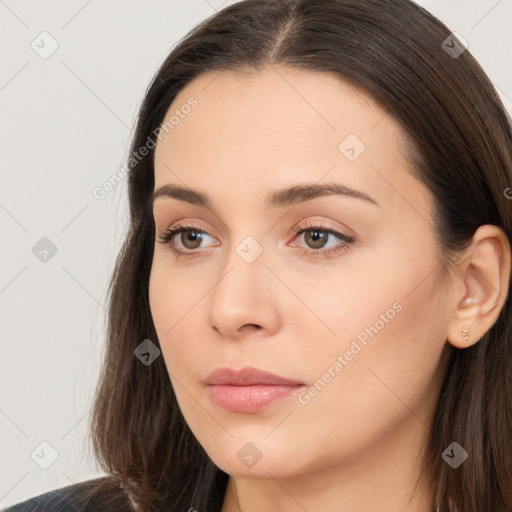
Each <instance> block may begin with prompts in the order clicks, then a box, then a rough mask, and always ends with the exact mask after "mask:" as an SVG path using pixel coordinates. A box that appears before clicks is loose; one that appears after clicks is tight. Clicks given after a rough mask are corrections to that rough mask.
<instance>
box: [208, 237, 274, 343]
mask: <svg viewBox="0 0 512 512" xmlns="http://www.w3.org/2000/svg"><path fill="white" fill-rule="evenodd" d="M247 247H249V252H250V251H254V249H255V247H254V246H251V241H250V240H249V241H248V242H246V244H244V242H242V243H241V244H239V245H238V246H237V247H235V248H233V249H231V251H230V254H229V255H228V257H227V258H226V260H225V265H223V267H222V274H221V275H219V277H218V279H217V281H216V283H215V284H214V286H213V288H212V290H211V293H210V294H209V295H208V301H207V305H208V306H207V307H208V321H209V323H210V325H211V326H212V328H213V329H214V330H215V331H216V332H217V333H218V334H221V335H222V336H223V337H226V338H229V339H240V338H242V337H244V336H247V335H250V336H257V337H266V336H269V335H271V334H272V333H274V332H276V330H278V328H279V324H280V310H281V308H280V306H279V304H280V299H279V297H280V296H281V297H282V294H283V289H282V284H281V283H280V282H279V280H278V279H277V278H276V277H275V275H274V273H273V272H272V271H271V270H270V269H269V267H268V263H269V261H268V258H267V257H266V253H265V251H262V252H260V254H259V255H257V257H255V258H254V259H253V257H254V256H255V253H254V252H253V254H252V255H250V257H247V252H244V249H247ZM219 274H220V273H219Z"/></svg>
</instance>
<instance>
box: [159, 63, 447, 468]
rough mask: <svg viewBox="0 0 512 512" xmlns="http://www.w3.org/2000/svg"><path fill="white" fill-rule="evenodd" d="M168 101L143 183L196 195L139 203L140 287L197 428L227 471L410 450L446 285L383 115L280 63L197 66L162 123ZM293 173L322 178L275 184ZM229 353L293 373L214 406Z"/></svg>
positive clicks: (427, 198) (395, 136)
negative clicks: (145, 208) (146, 205)
mask: <svg viewBox="0 0 512 512" xmlns="http://www.w3.org/2000/svg"><path fill="white" fill-rule="evenodd" d="M191 98H194V100H191ZM191 101H194V102H196V103H195V106H194V107H193V108H184V107H183V106H184V105H186V104H187V102H189V104H190V102H191ZM176 109H178V111H179V112H182V115H181V116H178V117H179V122H175V123H173V128H172V129H170V130H168V133H164V132H163V133H162V137H161V140H159V141H158V143H157V147H156V149H155V190H157V189H159V188H160V187H163V186H165V185H169V186H172V187H184V188H187V189H192V190H193V191H196V192H198V193H200V194H203V195H204V196H206V197H207V200H208V204H207V206H204V205H201V204H199V203H198V202H197V201H195V202H188V201H186V200H185V197H184V196H183V195H181V198H178V197H173V196H172V195H165V194H162V195H160V196H159V197H158V198H157V199H155V201H154V210H153V212H154V219H155V227H156V237H155V250H154V257H153V262H152V270H151V277H150V286H149V299H150V307H151V313H152V316H153V321H154V324H155V327H156V331H157V334H158V339H159V342H160V344H161V348H162V355H163V357H164V360H165V364H166V366H167V369H168V372H169V377H170V380H171V383H172V386H173V389H174V391H175V393H176V397H177V400H178V403H179V406H180V409H181V411H182V413H183V416H184V418H185V420H186V422H187V423H188V425H189V427H190V428H191V430H192V432H193V433H194V435H195V436H196V438H197V439H198V441H199V442H200V443H201V445H202V446H203V447H204V449H205V450H206V452H207V453H208V455H209V456H210V458H211V459H212V460H213V461H214V462H215V464H216V465H217V466H219V467H220V468H221V469H222V470H224V471H225V472H227V473H229V474H231V475H242V476H243V475H246V476H248V475H250V476H262V477H268V473H267V471H268V472H269V473H270V474H272V475H273V476H275V477H279V476H281V477H284V476H290V475H296V474H304V473H306V472H312V471H317V470H319V469H321V468H328V467H333V466H336V465H338V466H339V465H342V464H344V463H346V464H349V463H353V462H354V461H356V460H357V461H359V462H360V463H362V461H365V463H367V462H369V461H372V459H373V458H376V457H378V454H380V453H383V452H384V451H385V450H386V449H387V450H389V449H390V448H389V447H390V446H391V447H392V448H393V450H395V451H397V457H400V456H403V457H409V458H410V457H411V455H410V454H409V455H408V454H407V453H406V451H407V448H406V447H408V450H409V452H410V451H411V446H414V443H415V442H416V441H417V440H418V439H419V438H420V437H421V436H423V435H425V434H426V433H427V428H426V424H428V421H429V418H430V416H431V414H432V411H433V407H434V405H435V402H436V399H437V396H438V392H439V386H440V383H441V377H442V364H443V361H445V357H444V355H445V352H444V349H445V347H446V343H445V340H446V324H447V316H446V312H445V311H444V309H446V308H443V304H446V302H445V301H446V300H447V297H449V294H450V290H449V288H448V286H447V283H446V282H445V281H443V280H442V277H441V273H440V269H439V266H438V264H439V261H438V257H439V252H438V243H437V239H436V236H435V232H434V230H433V223H432V203H431V201H432V198H431V195H430V193H429V191H428V189H427V188H426V187H425V186H424V185H422V184H421V183H420V182H419V181H417V180H416V179H415V178H414V177H413V176H412V174H411V172H410V163H409V161H408V159H407V156H406V152H405V150H404V147H405V145H404V143H405V141H406V138H405V135H404V133H403V132H402V130H401V128H400V126H399V125H398V123H397V122H396V121H395V120H394V119H393V118H392V117H391V116H389V115H386V114H385V113H384V111H382V110H381V109H380V108H379V107H378V106H377V105H376V104H375V103H374V102H373V101H372V100H371V98H370V97H368V96H366V95H365V94H363V93H362V92H360V91H357V90H355V89H354V88H352V87H349V86H348V85H347V84H345V83H344V82H342V81H340V79H339V78H336V77H335V76H333V75H330V74H327V73H313V72H306V71H303V70H294V69H289V68H287V69H280V71H279V73H277V72H276V71H275V70H273V69H268V70H264V71H259V72H257V73H254V74H252V75H250V74H231V73H227V72H224V73H221V74H220V75H218V76H217V75H215V74H211V73H206V74H203V75H201V76H199V77H198V78H196V79H195V80H194V81H193V82H191V83H190V84H189V85H188V86H187V87H186V88H184V89H183V90H182V91H181V92H180V94H179V95H178V96H177V97H176V98H175V101H174V102H173V104H172V105H171V107H170V108H169V111H168V113H167V115H166V118H165V119H166V120H168V119H169V118H170V116H171V115H176V112H175V111H176ZM184 112H187V113H186V114H184ZM175 121H176V120H175ZM306 185H312V186H314V187H325V186H327V185H330V186H331V187H330V189H329V188H328V189H323V190H324V193H322V194H317V193H314V192H311V190H309V192H304V193H302V194H300V193H293V191H294V190H295V192H297V188H296V187H298V186H300V187H303V186H306ZM336 187H338V188H336ZM341 187H346V189H345V190H346V191H347V190H349V189H353V190H354V191H357V192H353V193H352V194H343V193H340V189H341ZM288 188H291V189H292V192H289V193H287V194H280V195H276V194H277V193H276V191H280V190H283V189H288ZM329 191H331V192H337V193H327V192H329ZM271 199H273V200H271ZM183 226H185V230H184V231H182V232H178V233H175V234H174V236H173V237H172V238H171V239H169V240H168V243H162V242H161V240H162V239H163V237H164V236H165V233H166V232H167V231H168V230H169V229H176V228H183ZM173 251H176V252H173ZM246 366H251V367H254V368H258V369H261V370H264V371H268V372H272V373H274V374H277V375H279V376H282V377H285V378H286V379H292V380H294V381H297V382H299V383H300V384H301V386H297V387H294V388H279V389H278V388H277V387H275V386H274V387H273V388H269V387H261V386H260V387H254V388H252V393H253V399H254V400H256V398H257V397H256V398H255V395H257V394H258V393H261V395H259V396H260V398H261V397H265V396H267V395H265V393H266V392H267V391H268V390H272V389H273V390H274V391H275V392H277V391H282V390H285V391H288V392H289V393H288V394H285V395H280V396H279V399H278V400H276V401H270V402H267V403H266V405H265V406H263V407H260V408H259V409H258V408H254V409H251V410H249V409H247V410H232V409H229V406H228V408H226V406H223V405H219V403H218V402H217V401H215V400H213V399H212V395H211V393H210V390H211V389H212V388H211V387H209V386H208V385H207V384H206V383H205V379H206V378H207V377H208V375H209V374H210V372H212V371H213V370H215V369H217V368H219V367H230V368H233V369H235V370H239V369H241V368H243V367H246ZM218 389H221V388H217V390H218ZM222 389H223V390H224V391H226V395H225V396H227V397H228V398H229V396H232V395H233V394H236V393H235V392H236V390H234V388H233V387H230V391H227V388H226V387H225V388H222ZM238 391H240V389H239V390H238ZM244 396H245V395H244ZM241 400H242V403H249V405H251V404H252V405H254V400H253V401H250V402H247V401H246V402H244V398H243V396H242V399H241ZM234 407H235V409H236V407H242V405H240V404H238V406H236V405H235V406H234ZM249 443H250V444H249ZM390 443H391V444H390ZM404 450H405V451H404ZM401 451H404V453H401ZM409 452H408V453H409ZM251 456H252V457H253V459H250V457H251ZM416 456H417V454H416V453H415V454H414V457H416ZM251 460H252V461H254V460H256V462H255V463H254V462H253V463H251V462H250V461H251ZM251 464H252V465H251Z"/></svg>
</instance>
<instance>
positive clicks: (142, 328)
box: [9, 0, 512, 512]
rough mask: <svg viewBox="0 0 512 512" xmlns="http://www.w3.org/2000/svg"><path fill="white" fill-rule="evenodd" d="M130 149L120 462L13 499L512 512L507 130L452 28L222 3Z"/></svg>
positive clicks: (103, 428) (312, 4)
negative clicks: (99, 473)
mask: <svg viewBox="0 0 512 512" xmlns="http://www.w3.org/2000/svg"><path fill="white" fill-rule="evenodd" d="M128 164H129V167H130V173H129V185H128V186H129V199H130V231H129V233H128V235H127V239H126V241H125V244H124V246H123V249H122V251H121V254H120V255H119V258H118V260H117V264H116V268H115V272H114V274H113V277H112V281H111V289H110V292H111V293H110V310H109V330H108V351H107V356H106V360H105V364H104V369H103V374H102V377H101V382H100V383H99V387H98V391H97V395H96V400H95V407H94V411H93V417H92V424H91V427H92V428H91V432H92V439H93V443H94V447H95V451H96V454H97V457H98V460H99V461H100V463H101V465H102V467H103V468H104V470H105V471H106V472H107V473H108V475H109V476H107V477H103V478H100V479H96V480H94V481H89V482H86V483H81V484H77V485H75V486H69V487H67V488H65V489H61V490H56V491H52V492H50V493H47V494H46V495H43V496H42V497H39V498H34V499H32V500H28V501H26V502H24V503H21V504H19V505H17V506H14V507H12V508H11V509H9V510H11V511H13V512H14V511H21V510H50V509H51V510H64V509H65V506H72V507H74V508H72V510H93V509H94V510H144V511H161V510H176V511H177V510H180V511H186V510H188V511H190V512H192V511H222V512H235V511H237V512H238V511H240V512H253V511H261V510H265V511H277V510H279V511H285V512H288V511H290V512H291V511H299V510H301V511H302V510H310V511H313V510H326V509H330V510H364V511H368V512H370V511H379V512H388V511H398V510H400V511H402V512H406V511H409V512H410V511H416V512H426V511H436V510H437V511H442V512H448V511H457V512H477V511H480V512H481V511H488V512H504V511H510V510H512V438H511V435H510V432H511V429H512V402H511V397H512V381H511V379H512V354H511V351H512V348H511V347H512V346H511V344H510V328H509V326H510V318H511V311H510V307H511V306H510V300H509V299H508V291H509V286H510V269H511V251H510V239H511V235H512V214H511V209H510V204H509V201H508V196H509V195H510V194H508V193H507V190H509V191H510V188H509V187H510V186H511V183H512V130H511V123H510V119H509V118H507V114H506V112H505V109H504V107H503V105H502V103H501V101H500V99H499V97H498V95H497V94H496V92H495V90H494V88H493V87H492V85H491V83H490V81H489V79H488V78H487V77H486V75H485V74H484V72H483V70H482V69H481V67H480V66H479V65H478V63H477V62H476V61H475V60H474V58H473V57H472V56H471V54H470V53H469V51H468V50H467V49H466V48H465V46H464V44H463V42H462V41H460V40H458V39H457V38H456V37H455V35H454V34H451V32H450V30H449V29H448V28H447V27H446V26H445V25H443V24H442V23H441V22H440V21H439V20H437V19H436V18H434V17H433V16H432V15H430V14H429V13H428V12H426V11H425V10H423V9H422V8H421V7H419V6H417V5H416V4H414V3H412V2H409V1H407V0H386V2H382V1H378V0H322V1H320V0H317V1H311V0H286V1H279V2H277V1H269V0H246V1H242V2H239V3H237V4H234V5H231V6H229V7H227V8H225V9H223V10H222V11H220V12H218V13H217V14H215V15H214V16H212V17H211V18H209V19H208V20H206V21H204V22H203V23H202V24H201V25H199V26H198V27H196V28H195V29H194V30H193V31H191V32H190V33H189V34H188V35H187V36H186V37H185V38H184V39H183V40H182V41H181V42H180V43H179V44H178V45H177V46H176V47H175V48H174V49H173V50H172V52H171V53H170V55H169V56H168V58H167V59H166V61H165V62H164V63H163V65H162V66H161V68H160V69H159V71H158V72H157V74H156V76H155V77H154V79H153V81H152V83H151V85H150V87H149V88H148V91H147V94H146V97H145V99H144V102H143V104H142V107H141V109H140V115H139V118H138V122H137V127H136V131H135V134H134V138H133V141H132V146H131V154H130V157H129V162H128ZM52 500H54V501H53V502H52ZM55 500H60V502H58V504H57V505H56V503H57V501H55ZM109 500H111V501H109ZM36 501H37V503H36ZM64 502H66V503H68V505H64V504H63V503H64ZM52 503H53V505H50V504H52ZM31 507H32V508H31ZM45 507H46V508H45ZM66 510H67V509H66Z"/></svg>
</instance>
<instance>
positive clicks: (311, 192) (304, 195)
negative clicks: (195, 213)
mask: <svg viewBox="0 0 512 512" xmlns="http://www.w3.org/2000/svg"><path fill="white" fill-rule="evenodd" d="M332 195H341V196H346V197H354V198H356V199H362V200H363V201H367V202H369V203H373V204H375V205H377V206H379V207H380V205H379V203H378V202H377V201H376V200H375V199H373V198H372V197H370V196H369V195H368V194H365V193H364V192H362V191H361V190H356V189H353V188H350V187H348V186H346V185H342V184H340V183H325V184H318V183H306V184H300V185H294V186H291V187H286V188H282V189H279V190H274V191H273V192H271V193H270V194H269V195H268V196H267V197H266V198H265V202H264V205H265V207H267V208H283V207H285V206H291V205H295V204H298V203H302V202H305V201H310V200H311V199H315V198H316V197H322V196H332ZM162 197H171V198H174V199H178V200H180V201H185V202H187V203H190V204H193V205H196V206H201V207H204V208H208V209H210V210H211V209H213V208H212V203H211V201H210V199H209V198H208V196H206V195H205V194H203V193H201V192H197V191H195V190H192V189H190V188H183V187H180V186H176V185H170V184H167V185H163V186H161V187H159V188H158V189H156V190H155V191H154V192H153V195H152V196H150V197H149V200H148V203H149V204H150V205H152V204H153V203H154V202H155V201H156V200H157V199H159V198H162Z"/></svg>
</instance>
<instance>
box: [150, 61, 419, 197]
mask: <svg viewBox="0 0 512 512" xmlns="http://www.w3.org/2000/svg"><path fill="white" fill-rule="evenodd" d="M192 99H193V100H195V106H194V107H193V108H185V107H184V106H186V105H187V104H191V100H192ZM171 116H174V121H175V122H174V123H172V125H173V127H172V129H170V130H169V131H168V132H162V138H161V140H160V141H158V143H157V146H156V149H155V160H154V161H155V188H158V187H159V186H162V185H164V184H166V183H168V182H172V183H175V184H180V185H182V186H183V185H185V186H189V187H191V188H196V189H197V188H199V189H202V190H211V189H212V188H213V189H214V190H225V191H226V192H228V191H230V190H232V191H235V190H236V191H238V192H240V193H245V194H247V195H248V196H251V195H254V194H255V193H256V192H257V191H261V194H262V196H263V195H266V194H265V191H268V190H270V189H274V188H279V187H280V186H282V187H284V186H286V185H287V184H289V183H296V182H298V181H308V182H311V181H319V180H321V179H323V177H325V176H327V175H328V180H329V181H332V180H339V181H340V182H342V183H346V184H348V185H349V186H354V187H356V188H357V187H359V188H364V187H366V190H368V191H369V192H370V193H371V191H373V192H374V193H373V194H372V195H373V196H374V197H375V196H377V197H380V198H381V200H382V201H383V202H385V199H386V196H391V195H393V194H396V191H395V192H393V191H392V188H393V187H391V188H390V187H387V188H386V187H383V186H382V185H383V183H382V177H379V171H382V172H386V171H387V170H389V171H390V172H391V168H392V167H394V168H395V169H401V170H402V175H400V176H395V177H394V180H398V181H399V182H400V183H402V184H404V183H405V181H407V180H410V179H412V176H410V175H409V173H406V172H405V170H406V168H407V167H408V166H409V162H408V160H407V157H406V156H407V155H406V154H405V151H404V148H405V147H406V144H407V142H408V138H407V136H406V134H405V132H404V131H403V130H402V129H401V127H400V125H399V124H398V123H397V122H396V121H395V120H394V118H392V117H391V116H390V115H387V114H386V113H385V111H384V110H382V109H381V108H380V107H379V106H378V104H377V103H376V102H375V101H373V99H372V98H371V97H369V96H368V95H366V94H365V93H364V92H362V91H361V90H360V89H356V88H354V87H353V86H350V85H348V84H347V83H346V82H344V81H342V80H341V79H340V78H339V77H338V76H336V75H334V74H330V73H320V72H310V71H304V70H297V69H292V68H267V69H264V70H260V71H257V72H246V73H245V72H244V73H240V72H226V71H223V72H220V73H219V72H207V73H204V74H202V75H199V77H197V78H196V79H194V80H193V81H192V82H190V83H189V84H188V85H187V86H186V87H185V88H184V89H182V90H181V91H180V93H179V94H178V95H177V96H176V98H175V99H174V101H173V103H172V104H171V106H170V107H169V109H168V111H167V113H166V116H165V119H164V121H163V123H165V122H166V120H169V119H170V118H171ZM178 118H179V119H178ZM176 121H177V122H176ZM395 174H396V172H395ZM180 182H181V183H180ZM410 185H411V186H412V183H411V184H410ZM373 189H380V190H379V191H377V190H373ZM258 193H259V192H258Z"/></svg>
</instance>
